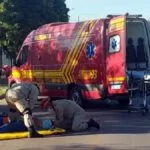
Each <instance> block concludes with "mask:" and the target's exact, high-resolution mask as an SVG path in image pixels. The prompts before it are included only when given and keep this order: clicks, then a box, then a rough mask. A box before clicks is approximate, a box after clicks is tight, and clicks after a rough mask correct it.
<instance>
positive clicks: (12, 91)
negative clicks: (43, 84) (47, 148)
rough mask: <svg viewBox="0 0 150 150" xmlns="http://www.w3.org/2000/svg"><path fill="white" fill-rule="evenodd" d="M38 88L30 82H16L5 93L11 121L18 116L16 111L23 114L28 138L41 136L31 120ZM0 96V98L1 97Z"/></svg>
mask: <svg viewBox="0 0 150 150" xmlns="http://www.w3.org/2000/svg"><path fill="white" fill-rule="evenodd" d="M38 95H39V89H38V87H37V86H36V85H34V84H32V83H17V84H13V85H12V87H10V88H9V89H8V90H7V91H6V93H5V95H2V96H5V99H6V102H7V104H8V106H9V108H10V112H9V118H10V121H13V120H15V119H16V117H18V112H19V113H20V114H21V115H22V116H23V120H24V124H25V126H26V127H27V129H28V131H29V137H30V138H36V137H42V135H41V134H39V133H38V132H37V131H36V130H35V127H34V123H33V120H32V109H33V107H34V104H35V102H36V101H37V99H38ZM2 96H0V98H2Z"/></svg>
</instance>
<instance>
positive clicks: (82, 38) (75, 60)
mask: <svg viewBox="0 0 150 150" xmlns="http://www.w3.org/2000/svg"><path fill="white" fill-rule="evenodd" d="M91 23H92V22H91V21H88V22H87V23H86V24H85V26H87V25H89V24H90V25H91ZM84 30H85V31H83V32H82V33H81V36H82V37H81V38H80V39H79V40H78V42H79V43H78V46H76V47H75V50H74V52H75V53H74V55H73V56H72V59H71V62H72V63H71V65H70V66H69V68H68V75H69V79H70V82H73V76H72V75H71V70H72V68H73V67H74V66H76V65H77V63H78V60H77V59H76V56H77V55H78V53H80V50H81V47H82V46H83V45H84V41H85V39H86V38H87V35H88V34H89V32H87V31H86V30H87V28H85V27H84ZM82 34H83V35H86V36H83V35H82Z"/></svg>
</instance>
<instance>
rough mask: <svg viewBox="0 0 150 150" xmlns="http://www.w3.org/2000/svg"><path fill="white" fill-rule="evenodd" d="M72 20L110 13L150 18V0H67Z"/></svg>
mask: <svg viewBox="0 0 150 150" xmlns="http://www.w3.org/2000/svg"><path fill="white" fill-rule="evenodd" d="M66 5H67V7H68V8H69V9H70V11H69V16H70V22H76V21H84V20H91V19H98V18H103V17H106V16H107V15H108V14H114V15H116V14H117V15H118V14H125V13H127V12H128V13H129V14H142V15H143V17H144V18H146V19H150V0H66Z"/></svg>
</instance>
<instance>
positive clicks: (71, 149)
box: [18, 144, 150, 150]
mask: <svg viewBox="0 0 150 150" xmlns="http://www.w3.org/2000/svg"><path fill="white" fill-rule="evenodd" d="M130 149H132V150H149V149H150V147H124V148H121V147H120V148H114V147H112V148H109V147H107V146H106V147H104V146H98V145H78V144H75V145H59V146H44V147H43V148H39V147H36V148H35V147H34V148H22V149H18V150H130Z"/></svg>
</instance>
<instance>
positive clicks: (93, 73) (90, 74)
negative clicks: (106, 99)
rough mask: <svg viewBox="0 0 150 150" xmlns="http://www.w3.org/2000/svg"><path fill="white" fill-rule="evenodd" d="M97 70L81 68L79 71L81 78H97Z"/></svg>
mask: <svg viewBox="0 0 150 150" xmlns="http://www.w3.org/2000/svg"><path fill="white" fill-rule="evenodd" d="M97 73H98V71H97V70H80V71H79V78H80V79H85V80H88V79H97Z"/></svg>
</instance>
